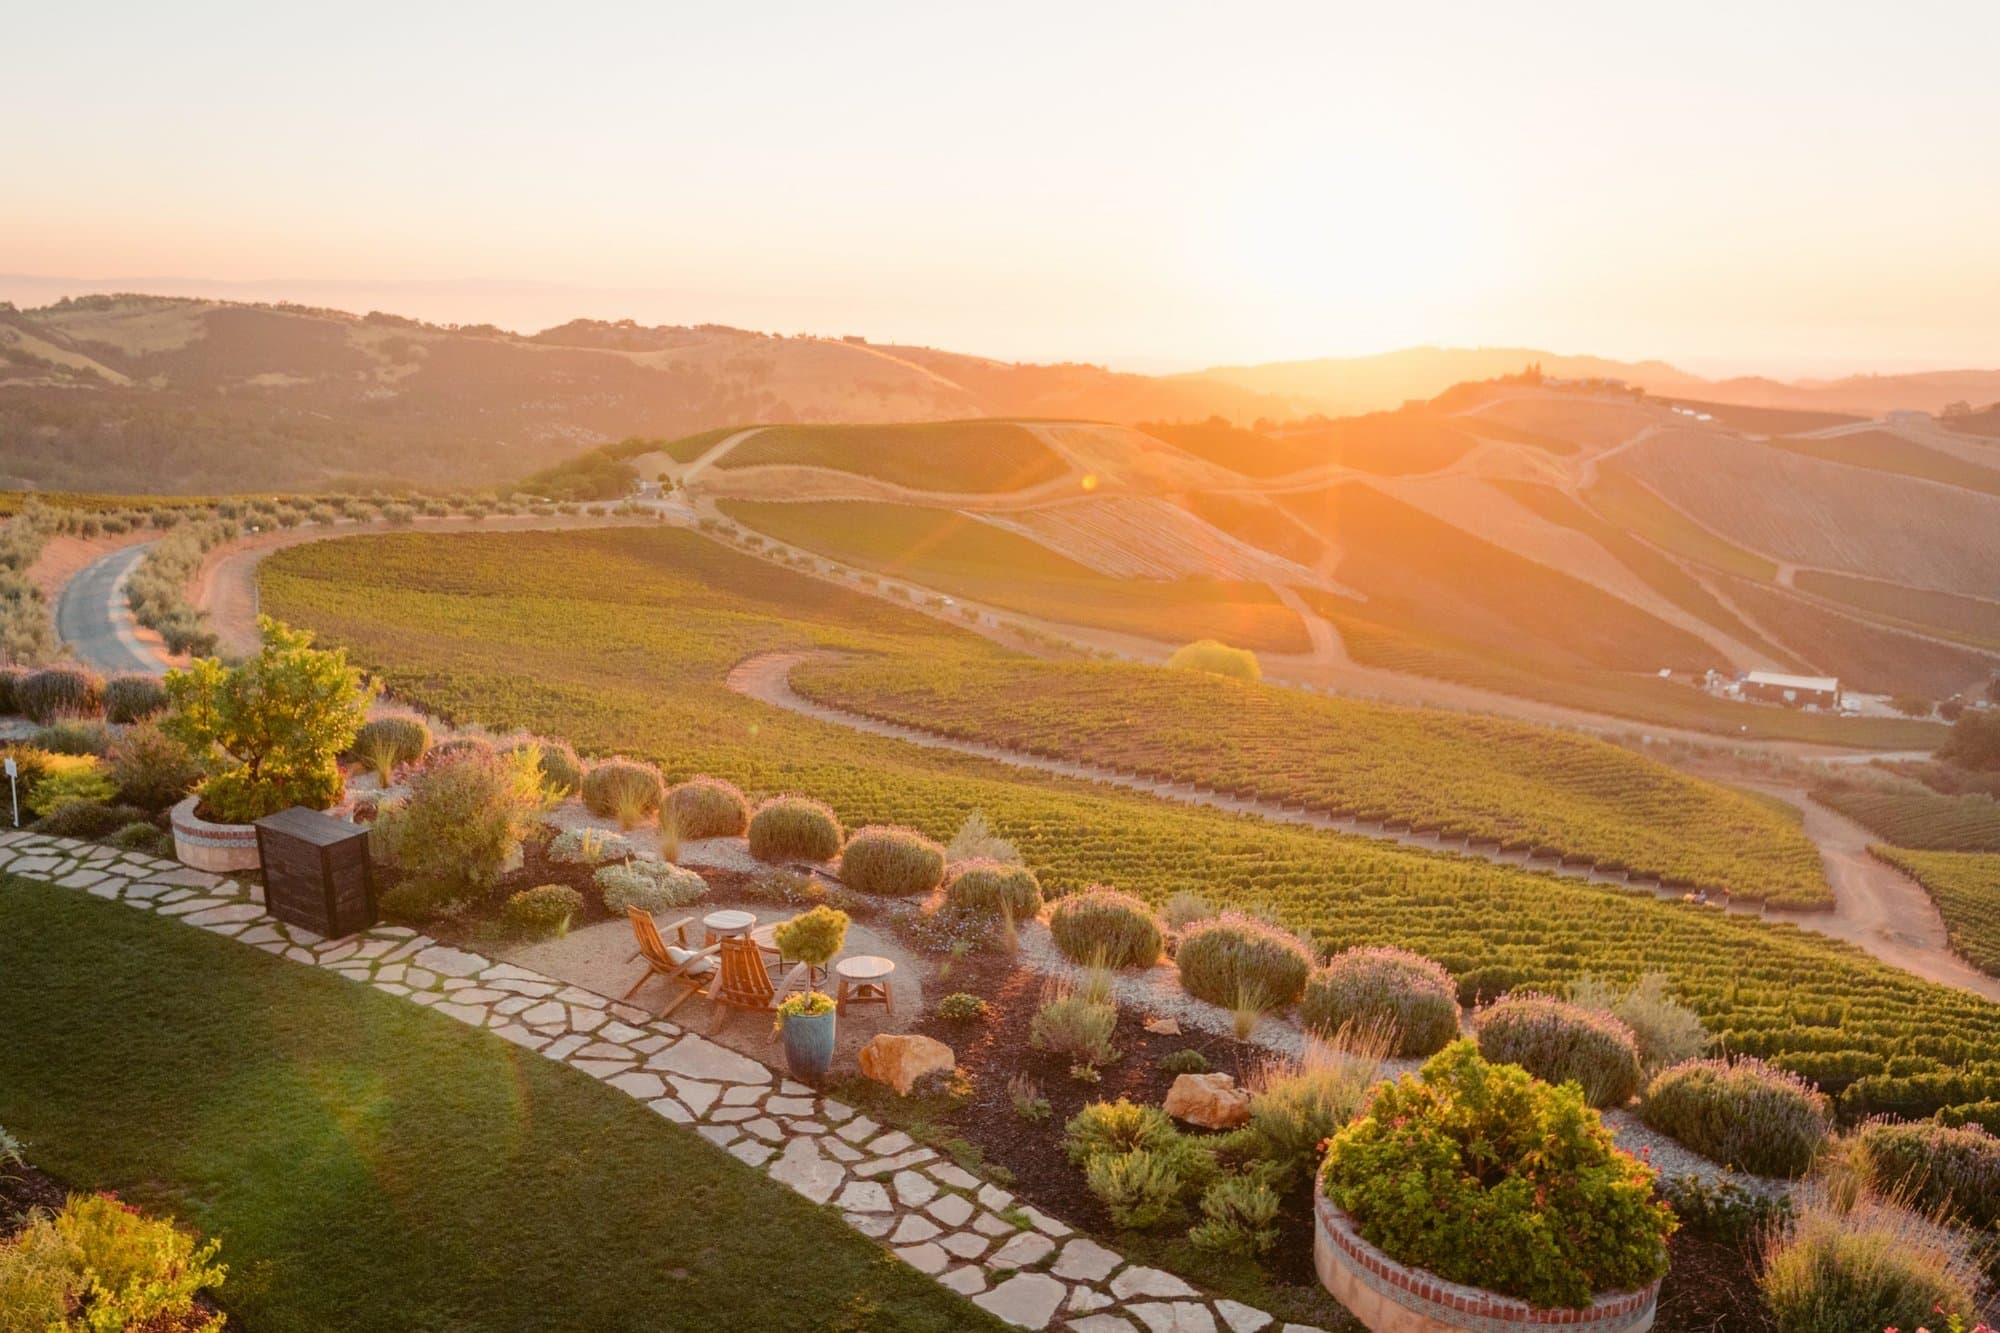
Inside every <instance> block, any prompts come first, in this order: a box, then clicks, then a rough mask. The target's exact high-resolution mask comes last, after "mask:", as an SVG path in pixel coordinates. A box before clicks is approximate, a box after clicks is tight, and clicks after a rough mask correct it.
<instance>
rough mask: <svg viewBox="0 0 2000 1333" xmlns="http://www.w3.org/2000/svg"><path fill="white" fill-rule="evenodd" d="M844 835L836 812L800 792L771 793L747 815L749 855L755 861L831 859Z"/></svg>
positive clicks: (838, 849) (837, 850)
mask: <svg viewBox="0 0 2000 1333" xmlns="http://www.w3.org/2000/svg"><path fill="white" fill-rule="evenodd" d="M844 836H845V835H844V833H843V831H842V830H841V827H840V818H839V816H837V815H835V814H834V813H833V811H832V810H831V809H829V808H828V807H826V806H824V805H822V804H820V803H819V802H818V801H814V800H809V799H807V798H806V797H804V796H774V797H772V798H771V799H770V800H768V801H765V802H764V803H763V804H762V805H760V806H758V807H757V810H756V813H754V814H752V815H751V816H750V855H752V856H754V857H756V858H757V859H758V860H759V861H815V862H817V861H831V860H832V859H833V858H834V857H836V856H838V855H840V844H841V841H842V839H843V837H844Z"/></svg>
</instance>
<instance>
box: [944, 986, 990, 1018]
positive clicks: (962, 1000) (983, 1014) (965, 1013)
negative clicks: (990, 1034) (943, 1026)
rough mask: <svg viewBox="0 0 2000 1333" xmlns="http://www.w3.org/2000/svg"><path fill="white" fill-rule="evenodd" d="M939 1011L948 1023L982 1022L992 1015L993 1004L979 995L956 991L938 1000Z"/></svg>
mask: <svg viewBox="0 0 2000 1333" xmlns="http://www.w3.org/2000/svg"><path fill="white" fill-rule="evenodd" d="M937 1013H938V1017H939V1018H942V1019H943V1020H944V1021H945V1022H947V1023H982V1022H984V1021H986V1019H987V1018H988V1017H990V1016H991V1015H992V1013H993V1006H992V1005H990V1004H988V1003H986V1001H984V1000H982V999H980V998H979V997H978V996H977V995H973V994H970V993H968V992H966V991H954V992H952V993H951V994H950V995H947V996H945V997H944V998H943V999H942V1000H939V1001H938V1004H937Z"/></svg>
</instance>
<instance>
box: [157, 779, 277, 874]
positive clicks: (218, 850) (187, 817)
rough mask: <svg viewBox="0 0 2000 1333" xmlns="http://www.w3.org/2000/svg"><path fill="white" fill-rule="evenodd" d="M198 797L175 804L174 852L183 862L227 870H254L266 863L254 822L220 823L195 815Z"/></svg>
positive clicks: (195, 865)
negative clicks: (258, 842) (260, 849)
mask: <svg viewBox="0 0 2000 1333" xmlns="http://www.w3.org/2000/svg"><path fill="white" fill-rule="evenodd" d="M197 800H198V798H196V797H193V796H190V797H188V798H187V799H186V800H184V801H182V802H181V803H180V804H179V805H177V806H175V807H174V813H173V826H174V855H175V856H177V857H178V858H179V859H180V861H181V863H182V864H183V865H189V866H193V867H195V868H196V869H198V870H209V871H215V872H218V873H226V872H228V871H231V870H255V869H257V868H258V867H260V866H261V865H263V864H264V861H263V857H262V856H260V855H259V854H258V851H257V826H256V825H255V824H217V823H214V822H213V821H211V820H207V819H203V818H201V817H200V816H199V815H197V814H195V812H194V808H195V804H196V802H197Z"/></svg>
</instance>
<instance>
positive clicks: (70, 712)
mask: <svg viewBox="0 0 2000 1333" xmlns="http://www.w3.org/2000/svg"><path fill="white" fill-rule="evenodd" d="M14 703H15V706H16V707H18V708H19V709H20V710H21V712H22V713H23V714H24V715H26V717H27V718H28V720H29V721H31V722H37V723H40V724H41V725H42V726H47V725H48V724H49V723H51V722H54V721H55V720H56V719H57V718H64V717H96V716H97V715H98V714H99V713H102V712H103V711H104V678H103V677H102V676H100V675H98V674H97V673H96V672H95V671H92V670H90V669H89V668H88V667H80V666H72V665H67V664H65V665H62V666H49V667H43V668H42V669H41V670H39V671H32V672H29V673H28V674H27V675H26V676H23V677H22V678H21V679H20V680H18V681H16V682H15V685H14Z"/></svg>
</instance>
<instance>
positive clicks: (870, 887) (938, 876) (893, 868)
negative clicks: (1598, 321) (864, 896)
mask: <svg viewBox="0 0 2000 1333" xmlns="http://www.w3.org/2000/svg"><path fill="white" fill-rule="evenodd" d="M943 878H944V848H942V847H940V846H938V845H937V844H936V843H934V842H932V841H931V840H930V839H929V838H926V837H925V836H924V835H923V834H921V833H919V832H917V831H916V830H915V829H907V828H895V827H889V826H886V825H876V826H873V827H869V828H864V829H861V830H859V831H857V832H856V833H855V835H854V836H853V837H851V838H849V839H848V840H847V845H846V846H845V847H843V848H841V850H840V880H841V883H843V884H845V885H846V886H847V887H848V888H850V889H853V890H854V891H855V892H857V893H870V894H875V895H877V896H879V897H884V898H911V897H915V896H916V895H918V894H922V893H929V892H930V891H931V890H932V889H935V888H936V887H937V886H938V881H940V880H942V879H943Z"/></svg>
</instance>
